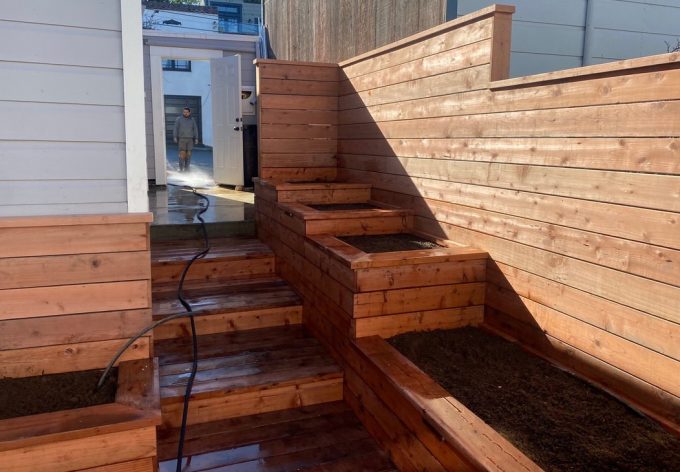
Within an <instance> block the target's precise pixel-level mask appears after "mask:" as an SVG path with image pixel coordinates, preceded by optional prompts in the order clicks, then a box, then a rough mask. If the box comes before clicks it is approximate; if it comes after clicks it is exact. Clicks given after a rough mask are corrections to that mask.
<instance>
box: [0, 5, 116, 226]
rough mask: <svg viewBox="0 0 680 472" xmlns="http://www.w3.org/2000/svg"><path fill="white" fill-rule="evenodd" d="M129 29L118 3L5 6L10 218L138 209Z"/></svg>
mask: <svg viewBox="0 0 680 472" xmlns="http://www.w3.org/2000/svg"><path fill="white" fill-rule="evenodd" d="M76 11H77V14H74V12H76ZM121 25H122V21H121V4H120V3H119V2H111V1H109V0H92V1H88V2H76V1H73V0H71V1H65V2H57V3H55V2H51V1H49V0H35V1H32V2H30V3H29V2H10V1H4V0H3V1H2V2H1V6H0V58H1V60H0V83H1V84H2V85H1V86H0V106H2V109H3V112H2V114H0V166H2V172H1V173H0V175H1V177H0V195H2V198H1V199H0V216H15V215H58V214H79V213H115V212H127V211H128V196H127V170H126V130H125V94H124V73H123V38H122V36H123V34H122V26H121Z"/></svg>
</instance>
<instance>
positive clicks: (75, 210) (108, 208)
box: [0, 202, 128, 218]
mask: <svg viewBox="0 0 680 472" xmlns="http://www.w3.org/2000/svg"><path fill="white" fill-rule="evenodd" d="M127 211H128V210H127V202H111V203H56V204H42V205H0V218H1V217H3V216H42V215H96V214H100V213H127Z"/></svg>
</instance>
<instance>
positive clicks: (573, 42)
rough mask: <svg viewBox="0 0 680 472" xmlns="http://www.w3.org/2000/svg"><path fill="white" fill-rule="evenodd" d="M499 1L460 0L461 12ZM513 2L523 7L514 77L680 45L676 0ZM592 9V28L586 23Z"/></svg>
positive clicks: (516, 33) (679, 13) (516, 23)
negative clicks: (669, 45)
mask: <svg viewBox="0 0 680 472" xmlns="http://www.w3.org/2000/svg"><path fill="white" fill-rule="evenodd" d="M493 3H496V2H494V1H492V0H458V8H457V14H458V15H465V14H468V13H471V12H473V11H476V10H479V9H480V8H484V7H487V6H489V5H492V4H493ZM508 3H511V4H513V5H515V6H516V8H517V10H516V13H515V16H514V18H513V24H512V27H513V36H512V55H511V60H510V76H511V77H519V76H523V75H531V74H537V73H541V72H549V71H555V70H561V69H569V68H573V67H580V66H582V65H589V64H601V63H605V62H611V61H616V60H620V59H630V58H634V57H641V56H648V55H653V54H661V53H665V52H666V51H667V49H666V48H667V47H666V42H668V43H669V44H673V45H675V44H676V40H677V38H678V37H680V3H679V2H677V1H676V0H661V1H657V0H654V1H651V0H635V1H633V0H571V1H569V2H565V1H562V0H541V1H535V0H511V1H509V2H508ZM589 5H590V12H588V6H589ZM587 13H588V14H589V15H590V16H589V18H588V20H589V23H590V25H591V28H590V31H588V28H586V23H587V21H586V20H587ZM586 38H589V39H588V40H586ZM586 41H588V45H587V46H586Z"/></svg>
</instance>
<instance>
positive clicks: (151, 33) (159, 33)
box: [144, 30, 260, 43]
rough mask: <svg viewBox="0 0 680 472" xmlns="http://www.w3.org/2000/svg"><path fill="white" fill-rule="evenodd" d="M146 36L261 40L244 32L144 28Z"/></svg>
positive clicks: (253, 41) (245, 41)
mask: <svg viewBox="0 0 680 472" xmlns="http://www.w3.org/2000/svg"><path fill="white" fill-rule="evenodd" d="M144 37H145V38H146V37H148V38H177V39H209V40H212V41H241V42H244V43H256V42H258V41H259V39H260V37H259V36H253V35H243V34H229V33H213V34H196V33H170V32H167V31H153V30H144Z"/></svg>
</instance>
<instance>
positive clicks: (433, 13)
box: [264, 0, 447, 62]
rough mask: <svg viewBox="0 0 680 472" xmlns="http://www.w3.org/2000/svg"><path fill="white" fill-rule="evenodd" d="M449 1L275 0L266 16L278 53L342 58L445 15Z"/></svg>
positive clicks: (278, 55)
mask: <svg viewBox="0 0 680 472" xmlns="http://www.w3.org/2000/svg"><path fill="white" fill-rule="evenodd" d="M446 3H447V2H446V0H285V1H282V0H273V1H268V2H264V15H265V22H266V25H267V29H268V32H269V41H270V43H271V47H272V50H273V53H274V57H276V58H277V59H282V60H292V61H316V62H340V61H342V60H345V59H348V58H350V57H353V56H356V55H357V54H362V53H364V52H367V51H370V50H372V49H375V48H377V47H380V46H383V45H385V44H388V43H391V42H393V41H396V40H398V39H401V38H403V37H406V36H409V35H411V34H414V33H417V32H419V31H423V30H426V29H428V28H431V27H433V26H436V25H438V24H440V23H443V22H444V21H445V19H446Z"/></svg>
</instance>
